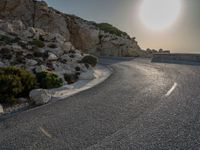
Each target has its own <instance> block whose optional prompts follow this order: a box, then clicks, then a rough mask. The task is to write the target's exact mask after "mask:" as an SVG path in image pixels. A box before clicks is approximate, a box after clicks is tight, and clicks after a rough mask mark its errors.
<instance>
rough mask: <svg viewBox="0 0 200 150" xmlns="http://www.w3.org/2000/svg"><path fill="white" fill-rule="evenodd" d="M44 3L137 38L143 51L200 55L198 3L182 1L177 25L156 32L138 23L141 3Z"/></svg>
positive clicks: (54, 0)
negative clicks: (116, 28)
mask: <svg viewBox="0 0 200 150" xmlns="http://www.w3.org/2000/svg"><path fill="white" fill-rule="evenodd" d="M46 1H47V3H48V4H49V5H50V6H53V7H54V8H56V9H58V10H60V11H62V12H65V13H69V14H75V15H77V16H80V17H82V18H84V19H86V20H90V21H96V22H108V23H111V24H113V25H115V26H116V27H118V28H120V29H121V30H123V31H126V32H127V33H128V34H130V35H131V36H132V37H136V39H137V41H138V42H139V45H140V46H141V47H142V48H143V49H146V48H154V49H159V48H163V49H169V50H172V52H187V53H200V0H181V1H182V8H181V13H180V15H179V17H178V18H177V20H176V22H174V23H173V24H172V25H171V26H169V27H168V28H166V29H163V30H159V31H156V30H151V29H149V28H147V27H146V26H144V24H143V23H142V22H141V19H140V17H139V16H140V15H139V12H140V11H139V10H140V6H141V3H142V0H46ZM166 1H167V0H166ZM169 11H170V10H169Z"/></svg>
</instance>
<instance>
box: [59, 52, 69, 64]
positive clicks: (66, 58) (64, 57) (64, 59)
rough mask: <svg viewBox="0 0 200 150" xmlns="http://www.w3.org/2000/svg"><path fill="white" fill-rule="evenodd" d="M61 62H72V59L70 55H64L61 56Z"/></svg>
mask: <svg viewBox="0 0 200 150" xmlns="http://www.w3.org/2000/svg"><path fill="white" fill-rule="evenodd" d="M61 61H62V62H65V63H66V62H71V58H70V57H69V55H68V54H64V55H63V56H61Z"/></svg>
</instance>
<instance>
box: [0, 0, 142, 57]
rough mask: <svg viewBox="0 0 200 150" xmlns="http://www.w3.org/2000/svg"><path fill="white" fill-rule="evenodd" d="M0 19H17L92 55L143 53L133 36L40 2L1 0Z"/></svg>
mask: <svg viewBox="0 0 200 150" xmlns="http://www.w3.org/2000/svg"><path fill="white" fill-rule="evenodd" d="M0 19H1V20H4V21H13V20H21V21H22V23H23V24H24V25H25V26H26V27H34V28H39V29H42V30H44V31H45V32H48V33H53V34H55V33H59V34H60V35H62V36H63V37H64V38H65V39H66V41H69V42H71V43H72V44H73V45H74V47H75V48H76V49H79V50H81V51H83V52H88V53H92V54H95V55H107V56H136V55H138V54H141V53H143V52H142V51H141V49H140V47H139V45H138V44H137V42H136V41H135V39H134V38H130V37H129V36H128V35H126V34H121V33H120V32H116V33H115V32H109V31H108V30H105V29H104V28H101V26H99V25H98V24H96V23H94V22H89V21H86V20H84V19H82V18H79V17H77V16H73V15H67V14H64V13H62V12H59V11H57V10H55V9H53V8H51V7H48V5H47V3H46V2H44V1H36V0H1V1H0ZM114 29H115V30H116V31H120V30H118V29H116V28H114Z"/></svg>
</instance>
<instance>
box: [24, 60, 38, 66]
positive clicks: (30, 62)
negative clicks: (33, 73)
mask: <svg viewBox="0 0 200 150" xmlns="http://www.w3.org/2000/svg"><path fill="white" fill-rule="evenodd" d="M37 64H38V62H37V61H36V60H33V59H26V65H27V66H35V65H37Z"/></svg>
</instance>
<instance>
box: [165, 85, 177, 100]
mask: <svg viewBox="0 0 200 150" xmlns="http://www.w3.org/2000/svg"><path fill="white" fill-rule="evenodd" d="M177 85H178V84H177V83H176V82H175V83H174V85H173V86H172V88H171V89H170V90H169V91H168V92H167V93H166V94H165V96H166V97H168V96H170V95H171V94H172V92H173V91H174V90H175V88H176V87H177Z"/></svg>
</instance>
